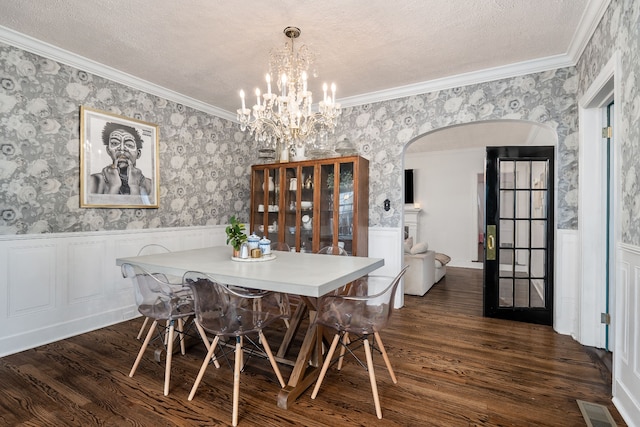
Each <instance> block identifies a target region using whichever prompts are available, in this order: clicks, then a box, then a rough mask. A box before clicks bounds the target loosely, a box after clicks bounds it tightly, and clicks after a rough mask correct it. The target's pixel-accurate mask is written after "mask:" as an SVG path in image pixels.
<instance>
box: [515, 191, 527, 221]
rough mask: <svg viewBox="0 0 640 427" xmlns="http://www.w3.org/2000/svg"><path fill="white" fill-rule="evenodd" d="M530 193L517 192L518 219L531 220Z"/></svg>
mask: <svg viewBox="0 0 640 427" xmlns="http://www.w3.org/2000/svg"><path fill="white" fill-rule="evenodd" d="M529 197H530V196H529V192H528V191H517V192H516V218H529V213H530V211H529V208H530V198H529Z"/></svg>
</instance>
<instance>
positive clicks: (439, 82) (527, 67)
mask: <svg viewBox="0 0 640 427" xmlns="http://www.w3.org/2000/svg"><path fill="white" fill-rule="evenodd" d="M574 65H575V62H574V61H573V60H572V59H571V58H570V57H569V56H568V55H555V56H549V57H546V58H540V59H533V60H530V61H523V62H518V63H515V64H510V65H506V66H501V67H494V68H487V69H485V70H480V71H473V72H470V73H463V74H458V75H455V76H449V77H443V78H441V79H435V80H429V81H425V82H421V83H415V84H411V85H406V86H399V87H395V88H392V89H387V90H381V91H377V92H370V93H365V94H362V95H357V96H350V97H347V98H341V99H338V101H339V102H340V104H341V105H342V106H343V107H353V106H357V105H363V104H370V103H374V102H381V101H388V100H390V99H397V98H405V97H408V96H414V95H420V94H424V93H429V92H434V91H438V90H445V89H451V88H454V87H461V86H469V85H472V84H478V83H486V82H490V81H495V80H500V79H506V78H511V77H517V76H522V75H526V74H532V73H539V72H542V71H549V70H555V69H557V68H564V67H570V66H574Z"/></svg>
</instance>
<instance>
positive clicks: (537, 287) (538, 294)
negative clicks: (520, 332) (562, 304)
mask: <svg viewBox="0 0 640 427" xmlns="http://www.w3.org/2000/svg"><path fill="white" fill-rule="evenodd" d="M530 292H531V293H530V296H529V300H530V303H529V304H530V305H531V307H545V304H544V300H545V298H544V280H542V279H531V290H530Z"/></svg>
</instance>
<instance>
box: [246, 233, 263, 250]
mask: <svg viewBox="0 0 640 427" xmlns="http://www.w3.org/2000/svg"><path fill="white" fill-rule="evenodd" d="M247 243H248V244H249V252H251V249H259V248H258V244H259V243H260V237H258V235H257V234H256V233H252V234H251V235H250V236H249V237H247Z"/></svg>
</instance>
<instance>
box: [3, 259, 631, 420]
mask: <svg viewBox="0 0 640 427" xmlns="http://www.w3.org/2000/svg"><path fill="white" fill-rule="evenodd" d="M481 282H482V271H481V270H471V269H456V268H449V269H448V272H447V275H446V277H445V278H444V279H443V280H442V281H440V283H438V284H436V285H435V286H434V287H433V288H432V289H431V290H430V291H429V292H428V293H427V295H425V296H424V297H412V296H405V305H406V306H405V307H404V308H402V309H401V310H396V312H395V313H394V315H393V317H392V319H391V323H390V325H389V327H388V328H387V329H386V330H385V331H383V333H382V337H383V340H384V342H385V346H386V347H387V351H388V353H389V356H390V358H391V361H392V364H393V366H394V369H395V373H396V376H397V377H398V384H393V383H392V382H391V380H390V378H389V375H388V373H387V372H386V370H385V368H384V363H383V361H382V358H381V357H379V356H377V357H375V356H374V361H375V364H376V375H377V378H378V388H379V393H380V399H381V404H382V411H383V416H384V418H383V419H382V420H378V419H377V418H376V416H375V410H374V406H373V402H372V398H371V390H370V386H369V381H368V376H367V374H366V372H365V371H364V370H362V369H361V368H360V367H359V366H358V365H357V364H356V363H354V362H352V361H351V360H350V359H347V362H346V364H345V367H344V368H343V370H342V372H340V373H338V372H337V371H335V370H333V369H332V370H330V371H329V373H328V374H327V377H326V379H325V382H324V383H323V386H322V388H321V389H320V393H319V394H318V397H317V398H316V399H315V400H311V398H310V394H311V390H308V391H307V392H306V393H304V394H303V395H302V396H300V398H298V400H297V401H296V402H295V403H294V404H293V405H292V406H291V407H290V408H289V409H288V410H283V409H280V408H278V407H277V406H276V395H277V393H278V390H279V386H278V385H277V381H275V380H274V378H273V374H271V373H270V368H269V365H268V362H266V361H263V360H258V359H252V360H251V363H250V364H249V366H248V367H247V369H246V371H245V372H243V374H242V376H241V386H240V410H239V425H241V426H243V425H244V426H275V425H278V426H280V425H300V426H337V425H340V426H343V425H362V426H366V425H399V426H563V427H565V426H584V425H585V422H584V420H583V418H582V415H581V413H580V410H579V408H578V406H577V404H576V399H581V400H586V401H589V402H594V403H599V404H602V405H605V406H607V408H608V409H609V411H610V412H611V414H612V415H613V417H614V419H615V420H616V421H617V423H618V425H621V426H622V425H624V423H623V421H622V418H621V417H620V415H619V414H618V412H617V411H616V410H615V408H614V406H613V405H612V403H611V384H610V374H609V375H607V374H606V373H603V372H605V371H603V370H602V367H601V365H600V364H599V362H598V361H597V360H596V359H597V358H593V357H591V356H590V351H589V350H590V349H587V348H584V347H583V346H581V345H580V344H578V343H577V342H575V341H574V340H573V339H571V338H570V337H568V336H563V335H558V334H556V333H555V332H554V331H553V330H552V328H550V327H546V326H540V325H532V324H526V323H517V322H511V321H504V320H496V319H487V318H483V317H482V298H481V297H482V283H481ZM141 322H142V320H141V319H136V320H133V321H128V322H124V323H121V324H118V325H114V326H111V327H107V328H104V329H101V330H98V331H94V332H90V333H87V334H83V335H80V336H76V337H73V338H70V339H66V340H63V341H59V342H55V343H52V344H49V345H45V346H42V347H38V348H34V349H32V350H28V351H24V352H22V353H19V354H14V355H11V356H7V357H4V358H2V359H0V384H1V385H0V425H2V426H18V425H22V426H94V425H105V426H125V425H129V426H205V425H228V424H230V422H231V394H232V370H231V369H229V367H228V366H226V364H224V363H223V366H222V367H221V368H220V369H218V370H216V369H215V368H213V366H211V367H209V369H208V370H207V372H206V374H205V376H204V379H203V381H202V384H201V385H200V388H199V389H198V392H197V393H196V395H195V398H194V400H193V401H191V402H189V401H187V395H188V394H189V391H190V389H191V386H192V384H193V381H194V379H195V376H196V374H197V371H198V369H199V366H200V363H201V361H202V357H204V350H203V345H202V343H199V344H198V343H196V344H195V345H193V346H192V347H191V348H190V349H189V351H188V352H187V354H186V355H185V356H181V355H179V354H178V355H176V356H175V357H174V361H173V369H172V382H171V392H170V394H169V396H167V397H165V396H163V394H162V383H163V378H164V368H163V364H161V363H157V362H155V361H154V360H153V357H152V352H151V351H149V350H148V351H147V355H146V357H145V358H144V359H143V360H142V362H141V364H140V366H139V368H138V371H137V372H136V374H135V376H134V377H133V378H129V377H128V376H127V375H128V373H129V370H130V368H131V365H132V364H133V361H134V358H135V355H136V353H137V351H138V349H139V346H140V342H139V341H137V340H136V339H135V336H136V334H137V331H138V328H139V326H140V324H141ZM272 345H274V347H275V346H276V345H275V342H274V343H272ZM274 350H275V349H274ZM289 372H290V368H288V367H286V366H283V374H284V375H285V379H286V377H287V376H288V374H289Z"/></svg>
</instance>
